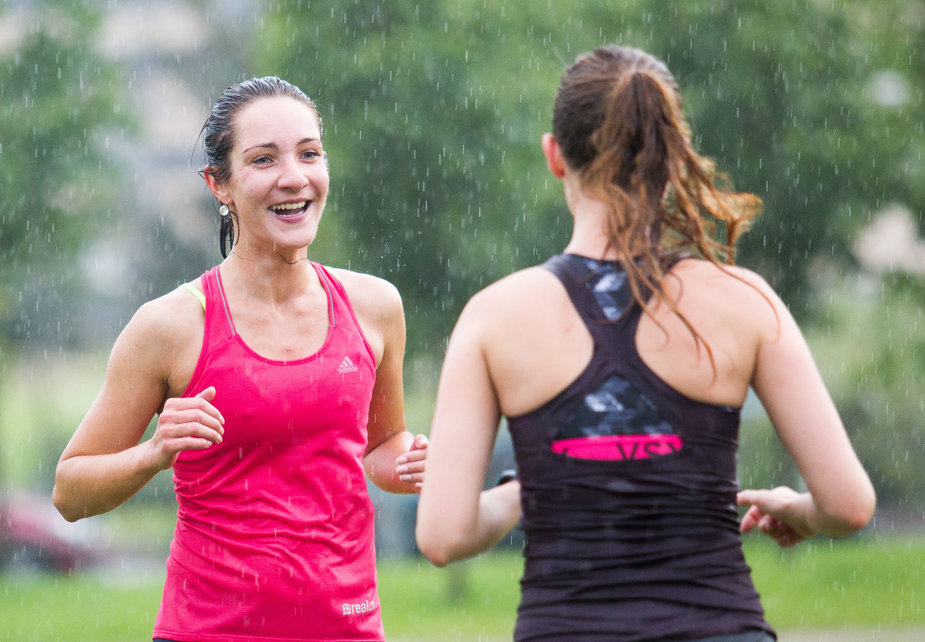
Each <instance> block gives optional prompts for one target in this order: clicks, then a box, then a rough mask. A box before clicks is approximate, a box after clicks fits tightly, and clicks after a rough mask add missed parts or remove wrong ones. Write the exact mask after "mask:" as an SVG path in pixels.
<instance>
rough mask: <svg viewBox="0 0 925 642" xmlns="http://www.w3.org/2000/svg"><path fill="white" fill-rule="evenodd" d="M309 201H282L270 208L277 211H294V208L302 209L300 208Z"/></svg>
mask: <svg viewBox="0 0 925 642" xmlns="http://www.w3.org/2000/svg"><path fill="white" fill-rule="evenodd" d="M307 202H308V201H300V202H298V203H280V204H279V205H273V206H271V207H270V209H272V210H275V211H277V212H279V211H283V212H285V211H292V210H300V209H302V208H304V207H305V204H306V203H307Z"/></svg>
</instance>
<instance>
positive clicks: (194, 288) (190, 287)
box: [180, 281, 206, 310]
mask: <svg viewBox="0 0 925 642" xmlns="http://www.w3.org/2000/svg"><path fill="white" fill-rule="evenodd" d="M180 287H181V288H183V289H184V290H186V291H188V292H189V293H190V294H192V295H193V296H194V297H196V298H197V299H199V303H200V305H202V309H203V310H205V309H206V295H205V294H203V293H202V290H200V289H199V286H198V285H196V282H195V281H190V282H189V283H184V284H182V285H181V286H180Z"/></svg>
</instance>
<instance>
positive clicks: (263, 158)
mask: <svg viewBox="0 0 925 642" xmlns="http://www.w3.org/2000/svg"><path fill="white" fill-rule="evenodd" d="M272 160H273V159H272V158H270V157H269V156H258V157H257V158H255V159H254V160H252V161H251V163H252V164H254V165H266V164H267V163H270V162H272Z"/></svg>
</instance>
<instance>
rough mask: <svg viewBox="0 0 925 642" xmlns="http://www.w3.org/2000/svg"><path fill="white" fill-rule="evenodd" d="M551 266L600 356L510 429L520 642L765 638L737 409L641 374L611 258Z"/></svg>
mask: <svg viewBox="0 0 925 642" xmlns="http://www.w3.org/2000/svg"><path fill="white" fill-rule="evenodd" d="M544 267H545V268H547V269H549V270H550V271H552V272H553V273H554V274H555V275H556V276H557V277H558V278H559V279H560V280H561V281H562V283H563V284H564V285H565V288H566V290H567V291H568V293H569V296H570V297H571V300H572V303H573V304H574V306H575V308H576V309H577V311H578V313H579V314H580V315H581V317H582V319H583V320H584V322H585V324H586V326H587V328H588V330H589V331H590V333H591V336H592V338H593V341H594V351H593V355H592V357H591V362H590V363H589V364H588V367H587V368H586V369H585V371H584V372H582V373H581V375H579V377H578V378H577V379H576V380H575V381H573V382H572V383H571V384H570V385H569V386H568V387H567V388H566V389H565V390H564V391H563V392H562V393H560V394H559V395H557V396H556V397H555V398H553V399H552V400H550V401H549V402H548V403H546V404H545V405H543V406H542V407H540V408H537V409H536V410H534V411H532V412H530V413H527V414H525V415H521V416H518V417H512V418H509V423H508V425H509V429H510V432H511V436H512V439H513V443H514V450H515V453H516V458H517V468H518V476H519V478H520V482H521V487H522V496H521V500H522V504H523V519H522V527H523V530H524V533H525V535H526V546H525V549H524V555H525V557H526V564H525V570H524V576H523V578H522V580H521V586H522V598H521V604H520V607H519V609H518V619H517V626H516V630H515V639H516V640H521V641H522V640H601V641H603V640H607V641H613V640H626V641H629V640H635V641H642V640H661V639H677V640H682V639H694V638H699V637H706V636H710V635H719V634H723V633H735V632H740V631H747V630H753V629H761V630H765V631H768V632H769V633H771V634H773V631H772V629H771V627H770V626H769V625H768V624H767V623H766V622H765V619H764V614H763V611H762V608H761V603H760V601H759V597H758V594H757V592H756V591H755V588H754V586H753V584H752V581H751V577H750V571H749V567H748V565H747V564H746V563H745V558H744V556H743V554H742V547H741V540H740V537H739V530H738V517H737V513H736V506H735V495H736V491H737V489H738V482H737V479H736V448H737V440H738V429H739V409H738V408H731V407H726V406H716V405H711V404H707V403H702V402H698V401H694V400H692V399H689V398H687V397H685V396H683V395H681V394H680V393H678V392H677V391H676V390H674V389H673V388H671V387H670V386H669V385H667V384H666V383H665V382H664V381H662V380H661V379H660V378H659V377H658V376H656V375H655V373H653V372H652V371H651V370H650V369H649V368H648V367H647V366H646V365H645V364H644V363H643V361H642V359H641V358H640V356H639V353H638V352H637V351H636V341H635V336H636V327H637V325H638V323H639V318H640V315H641V309H640V307H639V306H638V305H637V304H636V303H635V301H634V299H633V297H632V295H631V290H630V286H629V282H628V280H627V278H626V274H625V272H623V270H622V269H621V268H620V266H619V264H618V263H616V262H600V261H595V260H592V259H588V258H584V257H581V256H576V255H568V254H566V255H560V256H555V257H553V258H551V259H550V260H549V261H547V262H546V263H545V264H544Z"/></svg>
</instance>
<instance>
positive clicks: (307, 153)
mask: <svg viewBox="0 0 925 642" xmlns="http://www.w3.org/2000/svg"><path fill="white" fill-rule="evenodd" d="M320 156H321V154H319V153H318V152H317V151H315V150H314V149H309V150H306V151H304V152H302V158H307V159H309V160H314V159H315V158H319V157H320Z"/></svg>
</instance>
